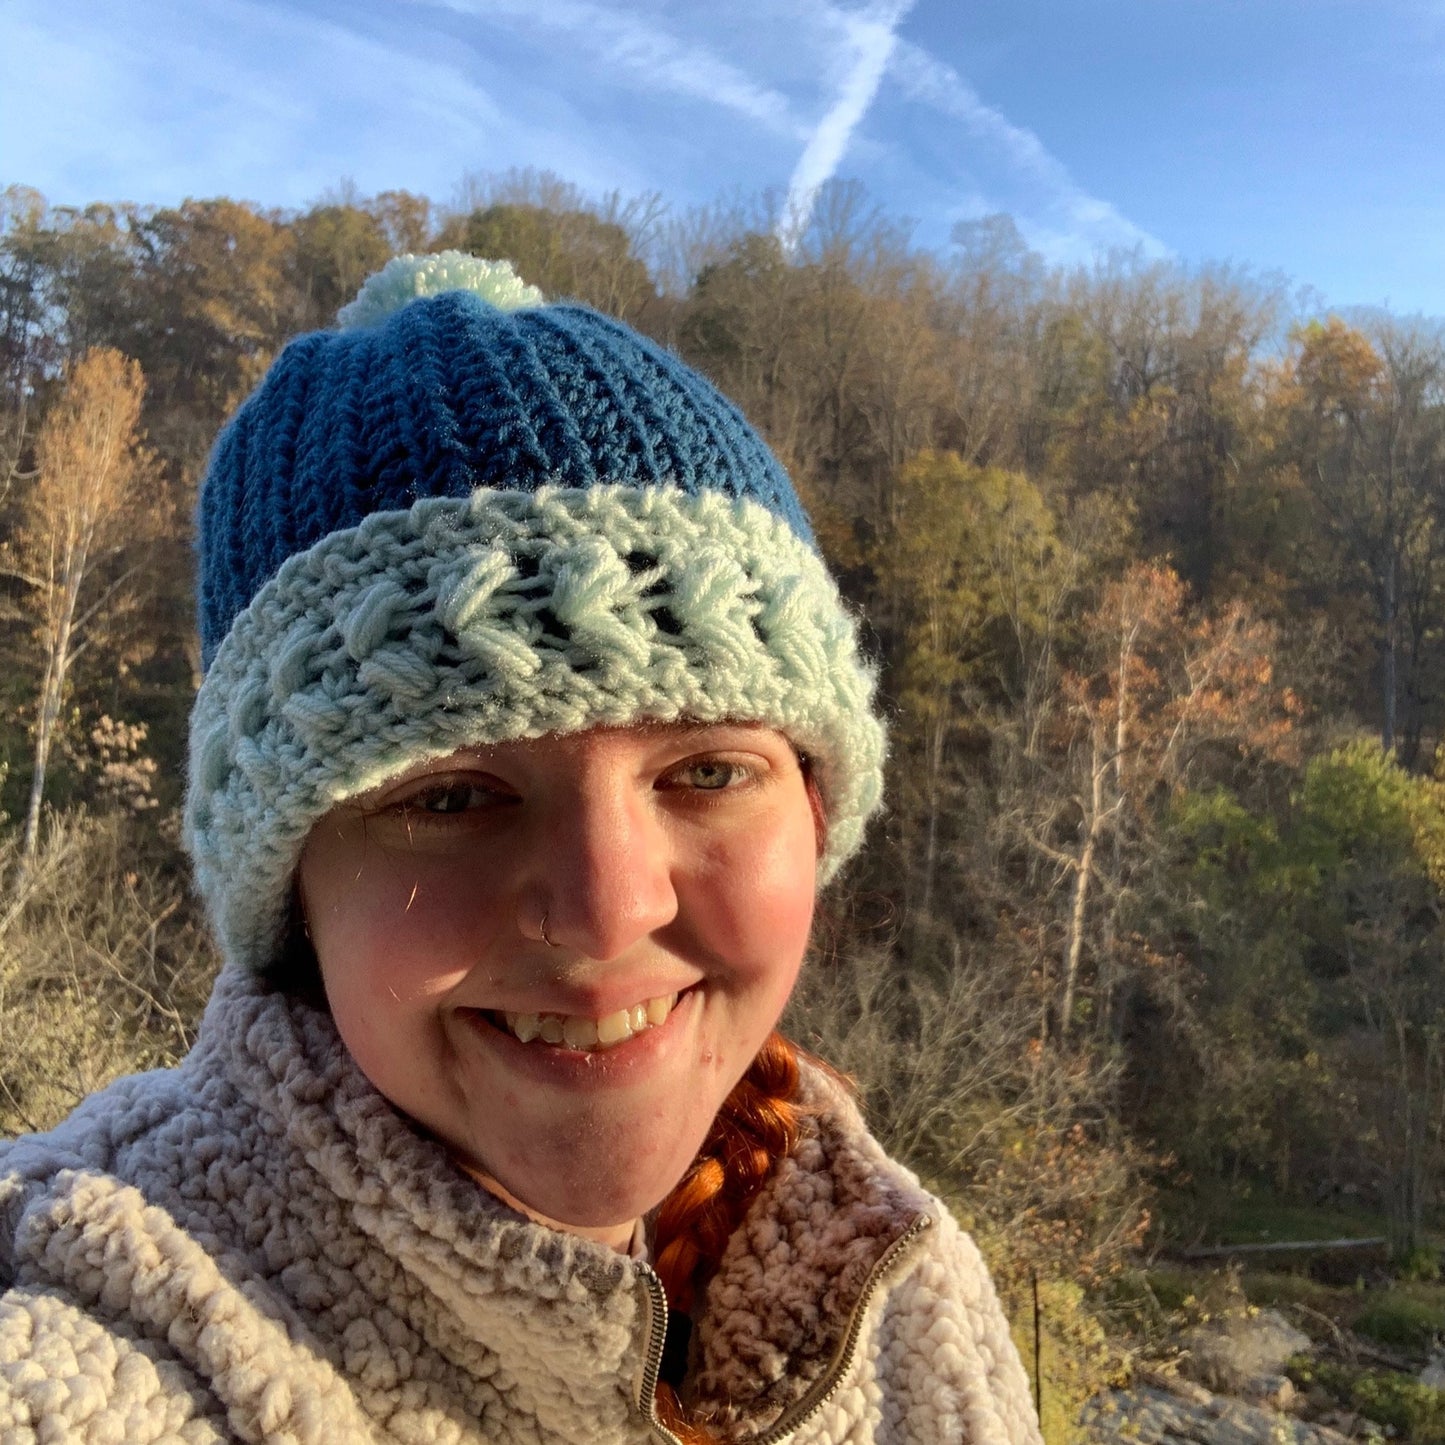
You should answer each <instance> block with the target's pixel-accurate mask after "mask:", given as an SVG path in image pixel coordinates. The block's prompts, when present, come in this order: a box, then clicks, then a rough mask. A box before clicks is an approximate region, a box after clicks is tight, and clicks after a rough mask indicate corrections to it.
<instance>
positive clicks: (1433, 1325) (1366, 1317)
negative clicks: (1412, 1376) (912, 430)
mask: <svg viewBox="0 0 1445 1445" xmlns="http://www.w3.org/2000/svg"><path fill="white" fill-rule="evenodd" d="M1354 1328H1355V1329H1356V1330H1357V1331H1358V1332H1359V1333H1360V1334H1362V1335H1368V1336H1369V1337H1370V1338H1371V1339H1373V1340H1378V1341H1379V1342H1380V1343H1381V1344H1382V1345H1395V1346H1397V1347H1398V1348H1400V1349H1406V1350H1424V1349H1425V1348H1426V1347H1427V1346H1428V1345H1429V1343H1430V1341H1431V1340H1432V1339H1433V1338H1434V1337H1435V1336H1436V1335H1445V1299H1428V1298H1421V1297H1420V1296H1419V1295H1418V1294H1416V1293H1414V1292H1410V1293H1406V1292H1405V1291H1404V1290H1399V1289H1394V1290H1389V1291H1387V1292H1385V1293H1383V1294H1381V1295H1379V1296H1378V1297H1377V1298H1375V1299H1374V1300H1373V1301H1372V1302H1371V1303H1370V1304H1369V1305H1368V1306H1367V1307H1366V1308H1365V1310H1364V1311H1363V1312H1362V1313H1361V1314H1360V1315H1359V1316H1358V1318H1356V1320H1355V1322H1354Z"/></svg>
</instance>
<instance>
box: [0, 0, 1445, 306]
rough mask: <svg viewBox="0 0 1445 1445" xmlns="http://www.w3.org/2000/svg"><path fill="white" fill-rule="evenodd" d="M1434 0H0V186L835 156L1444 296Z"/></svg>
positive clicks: (570, 169) (1054, 220)
mask: <svg viewBox="0 0 1445 1445" xmlns="http://www.w3.org/2000/svg"><path fill="white" fill-rule="evenodd" d="M1442 134H1445V0H1048V3H1045V0H912V3H908V0H871V3H869V0H720V3H703V0H0V183H4V182H10V181H18V182H22V183H24V184H27V185H31V186H35V187H36V188H37V189H39V190H41V191H42V192H43V193H44V194H45V195H46V196H47V197H49V198H50V199H51V200H53V201H57V202H66V203H77V202H85V201H91V200H134V201H141V202H153V203H165V202H173V201H176V200H179V199H181V198H182V197H184V196H187V195H194V196H205V195H231V196H236V197H245V198H248V199H251V200H254V201H258V202H261V203H264V204H267V205H277V206H288V207H291V206H303V205H305V204H307V203H308V202H310V201H312V200H315V199H316V198H317V197H319V196H320V195H322V194H323V193H324V192H326V191H328V190H330V189H334V188H335V187H336V186H337V185H338V183H339V182H340V181H341V180H342V179H343V178H349V179H350V180H351V181H353V182H354V183H355V185H356V186H357V188H358V189H359V190H360V191H361V192H362V193H367V194H369V193H373V192H375V191H379V190H383V189H388V188H405V189H409V190H415V191H421V192H424V193H426V194H427V195H430V196H431V197H432V198H433V199H435V200H438V201H443V202H445V201H448V200H450V199H451V198H452V197H453V196H454V195H455V193H456V190H457V185H458V182H459V180H460V179H461V177H462V176H463V175H464V174H465V173H467V172H491V171H503V170H506V169H508V168H510V167H513V166H532V167H538V168H545V169H550V170H552V171H555V172H557V173H558V174H559V175H561V176H563V177H564V178H566V179H568V180H571V181H574V182H576V183H577V184H578V185H580V186H581V187H582V188H583V189H584V190H587V191H591V192H602V191H610V190H614V189H617V190H621V191H622V192H624V193H636V192H639V191H658V192H661V193H662V195H663V196H664V197H665V198H666V199H667V200H668V201H669V202H670V203H672V204H673V205H674V206H677V207H685V206H687V205H690V204H693V203H705V202H709V201H712V200H715V199H716V198H718V197H719V196H720V195H725V194H734V193H739V192H741V193H756V192H759V191H761V190H763V189H764V188H768V187H772V188H777V189H780V190H788V189H789V188H791V190H792V193H793V194H794V195H795V196H796V197H798V198H799V199H800V200H803V201H805V200H806V197H807V196H808V195H809V194H810V192H811V188H812V187H813V186H814V185H816V184H817V183H818V182H819V181H821V180H823V179H825V178H827V177H829V176H834V175H836V176H843V177H853V178H857V179H859V180H861V181H863V182H864V183H865V184H866V185H867V186H868V188H869V190H870V192H871V194H872V195H873V196H874V197H876V199H877V200H878V201H879V202H880V203H881V204H882V205H883V206H884V207H885V208H886V209H887V210H888V211H889V212H890V213H892V214H895V215H899V216H907V217H909V218H910V219H911V220H912V221H913V222H914V223H915V225H916V230H915V233H914V234H915V236H916V238H917V239H918V240H919V241H921V242H923V243H925V244H929V245H936V246H939V247H945V246H946V245H947V241H948V236H949V232H950V229H951V227H952V225H953V223H954V222H955V221H957V220H959V219H967V218H969V217H974V216H979V215H982V214H986V213H988V212H991V211H1000V210H1003V211H1009V212H1010V213H1012V214H1013V215H1014V217H1015V219H1016V220H1017V222H1018V224H1019V226H1020V228H1021V229H1022V231H1023V233H1024V235H1025V237H1026V238H1027V239H1028V240H1029V241H1030V243H1031V244H1033V245H1034V246H1035V247H1037V248H1038V249H1040V250H1042V251H1043V252H1044V253H1045V255H1047V256H1048V257H1049V258H1050V259H1053V260H1061V261H1080V260H1087V259H1088V258H1089V257H1090V256H1092V255H1094V254H1097V253H1099V252H1101V251H1105V250H1107V249H1109V248H1110V247H1114V246H1140V247H1143V248H1144V249H1145V250H1146V252H1148V253H1151V254H1157V255H1161V256H1171V257H1175V258H1177V259H1179V260H1181V261H1184V262H1189V263H1193V262H1200V261H1229V262H1233V263H1236V264H1239V265H1241V266H1246V267H1249V268H1252V269H1254V270H1257V271H1271V272H1272V271H1280V272H1283V273H1285V274H1286V275H1287V276H1289V277H1290V278H1291V279H1292V280H1293V281H1294V282H1295V283H1297V284H1299V285H1307V286H1311V287H1313V288H1315V290H1317V291H1318V293H1319V295H1320V297H1321V299H1322V301H1323V302H1325V303H1328V304H1330V305H1336V306H1348V305H1356V304H1387V305H1389V306H1391V307H1392V308H1393V309H1394V310H1396V311H1398V312H1412V311H1424V312H1426V313H1429V314H1432V315H1439V316H1445V143H1442V140H1441V137H1442Z"/></svg>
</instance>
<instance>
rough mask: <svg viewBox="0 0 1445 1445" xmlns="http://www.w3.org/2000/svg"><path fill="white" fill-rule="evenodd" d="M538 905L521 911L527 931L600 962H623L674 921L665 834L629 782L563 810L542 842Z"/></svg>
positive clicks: (586, 794)
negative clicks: (542, 924)
mask: <svg viewBox="0 0 1445 1445" xmlns="http://www.w3.org/2000/svg"><path fill="white" fill-rule="evenodd" d="M533 867H534V870H535V889H529V890H524V891H525V892H527V893H531V894H532V895H533V897H534V898H535V899H537V900H538V904H539V905H540V906H538V905H537V904H529V903H528V902H524V903H523V904H522V908H523V912H524V915H529V916H524V917H523V918H522V919H521V920H519V921H520V922H521V924H522V927H523V931H524V932H526V933H528V934H529V935H530V936H533V937H535V936H537V931H538V919H539V918H542V917H545V919H546V941H547V942H548V943H550V944H552V945H553V946H555V947H557V948H565V949H568V950H570V951H571V952H573V953H575V954H580V955H582V956H583V957H586V958H590V959H595V960H597V961H598V962H608V961H610V960H612V959H615V958H619V957H621V956H622V955H623V954H625V953H626V952H627V950H628V949H629V948H630V947H631V946H632V945H633V944H635V943H637V942H639V941H640V940H641V939H643V938H646V937H647V936H648V935H649V934H651V933H653V932H655V931H656V930H657V929H659V928H664V927H666V926H667V924H669V923H671V922H672V920H673V919H674V918H675V917H676V916H677V894H676V892H675V891H674V887H673V878H672V849H671V845H670V843H669V839H668V832H667V829H666V827H665V826H664V825H663V823H662V821H661V819H660V818H658V817H657V816H656V815H655V813H654V812H653V810H652V809H651V808H649V806H648V802H647V799H646V798H645V797H644V796H641V795H639V794H638V793H637V792H636V791H635V790H633V789H632V788H631V787H630V786H628V785H627V784H626V783H625V782H617V781H611V780H609V782H607V783H605V784H599V783H598V782H597V780H595V779H594V780H593V782H592V786H589V787H588V788H587V789H585V790H584V791H582V792H581V795H580V796H574V797H573V798H572V799H570V800H569V805H568V806H565V807H562V808H559V810H558V813H557V816H556V817H555V818H554V819H552V820H551V821H550V823H549V826H548V827H547V828H546V829H545V830H544V831H543V834H542V836H541V837H540V838H539V839H538V848H537V857H536V859H535V861H534V865H533Z"/></svg>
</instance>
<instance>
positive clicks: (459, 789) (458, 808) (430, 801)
mask: <svg viewBox="0 0 1445 1445" xmlns="http://www.w3.org/2000/svg"><path fill="white" fill-rule="evenodd" d="M500 801H501V795H500V794H498V793H495V792H493V791H492V789H491V788H483V787H479V786H478V785H477V784H476V783H443V784H441V785H439V786H437V787H434V788H423V789H422V790H421V792H419V793H413V794H412V796H411V797H410V798H408V799H407V800H406V803H405V805H404V806H406V807H408V808H415V809H417V810H418V811H419V812H423V813H465V812H467V811H468V810H470V809H472V808H486V807H490V806H491V805H492V804H494V803H497V802H500Z"/></svg>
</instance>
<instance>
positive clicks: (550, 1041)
mask: <svg viewBox="0 0 1445 1445" xmlns="http://www.w3.org/2000/svg"><path fill="white" fill-rule="evenodd" d="M677 1000H678V995H677V994H675V993H668V994H660V995H658V996H657V997H655V998H649V999H644V1000H643V1001H642V1002H640V1003H635V1004H632V1005H631V1006H629V1007H628V1008H621V1009H617V1010H615V1011H614V1012H612V1013H609V1014H605V1015H603V1016H602V1017H601V1018H593V1017H591V1016H589V1015H586V1014H566V1013H554V1012H538V1013H524V1012H513V1011H511V1010H507V1011H501V1010H496V1009H488V1010H486V1011H485V1014H484V1017H485V1018H486V1019H487V1020H488V1022H489V1023H491V1024H492V1025H493V1026H495V1027H496V1028H499V1029H502V1030H505V1031H506V1032H507V1033H510V1034H511V1035H512V1037H513V1038H515V1039H518V1040H519V1041H520V1042H522V1043H524V1044H531V1045H534V1046H538V1047H552V1048H562V1049H571V1050H574V1051H576V1052H580V1053H602V1052H605V1051H606V1050H608V1049H612V1048H616V1047H617V1045H619V1044H625V1043H626V1042H627V1041H628V1040H629V1039H632V1038H635V1037H637V1035H638V1034H643V1033H646V1032H648V1031H649V1030H650V1029H654V1028H658V1027H660V1026H661V1025H662V1024H665V1023H666V1022H667V1020H668V1017H669V1016H670V1015H671V1013H672V1010H673V1008H674V1007H675V1006H676V1004H677Z"/></svg>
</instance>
